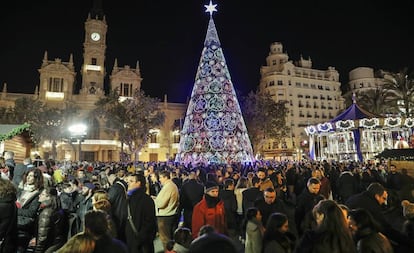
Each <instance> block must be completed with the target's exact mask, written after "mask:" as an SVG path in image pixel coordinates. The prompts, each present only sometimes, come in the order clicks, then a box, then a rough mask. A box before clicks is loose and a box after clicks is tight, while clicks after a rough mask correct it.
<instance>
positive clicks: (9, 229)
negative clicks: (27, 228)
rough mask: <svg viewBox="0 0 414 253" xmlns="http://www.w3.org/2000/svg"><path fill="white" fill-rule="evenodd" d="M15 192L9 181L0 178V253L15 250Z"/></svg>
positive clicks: (8, 252) (13, 251)
mask: <svg viewBox="0 0 414 253" xmlns="http://www.w3.org/2000/svg"><path fill="white" fill-rule="evenodd" d="M16 195H17V191H16V187H14V185H13V184H12V182H11V181H10V180H9V179H4V178H0V240H1V243H0V253H15V252H16V250H17V206H16V203H15V202H16V199H17V196H16Z"/></svg>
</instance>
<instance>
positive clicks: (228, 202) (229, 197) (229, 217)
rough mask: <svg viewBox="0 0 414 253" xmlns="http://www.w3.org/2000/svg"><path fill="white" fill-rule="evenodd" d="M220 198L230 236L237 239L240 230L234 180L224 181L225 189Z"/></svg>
mask: <svg viewBox="0 0 414 253" xmlns="http://www.w3.org/2000/svg"><path fill="white" fill-rule="evenodd" d="M219 196H220V198H221V199H222V200H223V202H224V209H225V214H226V221H227V229H228V232H229V236H230V237H231V238H235V235H236V233H237V228H238V227H237V224H236V223H237V222H236V212H237V200H236V195H234V180H233V179H232V178H227V179H226V180H224V189H223V190H221V191H220V193H219Z"/></svg>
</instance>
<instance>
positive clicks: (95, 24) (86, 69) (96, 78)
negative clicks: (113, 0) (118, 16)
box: [80, 0, 108, 95]
mask: <svg viewBox="0 0 414 253" xmlns="http://www.w3.org/2000/svg"><path fill="white" fill-rule="evenodd" d="M107 27H108V26H107V24H106V19H105V16H104V14H103V9H102V1H100V0H94V1H93V7H92V10H91V11H90V13H89V15H88V18H87V20H86V22H85V41H84V43H83V64H82V69H81V74H82V87H81V90H80V94H84V95H101V94H104V93H105V92H104V78H105V74H106V73H105V51H106V31H107Z"/></svg>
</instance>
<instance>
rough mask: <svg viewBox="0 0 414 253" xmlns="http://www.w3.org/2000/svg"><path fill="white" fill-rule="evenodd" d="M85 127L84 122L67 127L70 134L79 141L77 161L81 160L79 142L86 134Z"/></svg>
mask: <svg viewBox="0 0 414 253" xmlns="http://www.w3.org/2000/svg"><path fill="white" fill-rule="evenodd" d="M86 129H87V126H86V125H85V124H82V123H79V124H75V125H72V126H70V127H69V132H70V136H71V138H73V139H77V140H78V141H79V151H78V153H79V157H78V158H79V161H81V157H82V156H81V152H82V148H81V143H82V142H83V140H84V138H85V136H86ZM75 160H76V151H75Z"/></svg>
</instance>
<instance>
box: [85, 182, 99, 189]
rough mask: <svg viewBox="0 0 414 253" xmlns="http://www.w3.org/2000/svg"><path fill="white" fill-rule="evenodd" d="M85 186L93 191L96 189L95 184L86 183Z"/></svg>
mask: <svg viewBox="0 0 414 253" xmlns="http://www.w3.org/2000/svg"><path fill="white" fill-rule="evenodd" d="M83 186H85V187H88V188H89V189H91V190H93V189H95V187H96V186H95V185H94V184H92V183H90V182H87V183H85V184H84V185H83Z"/></svg>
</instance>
